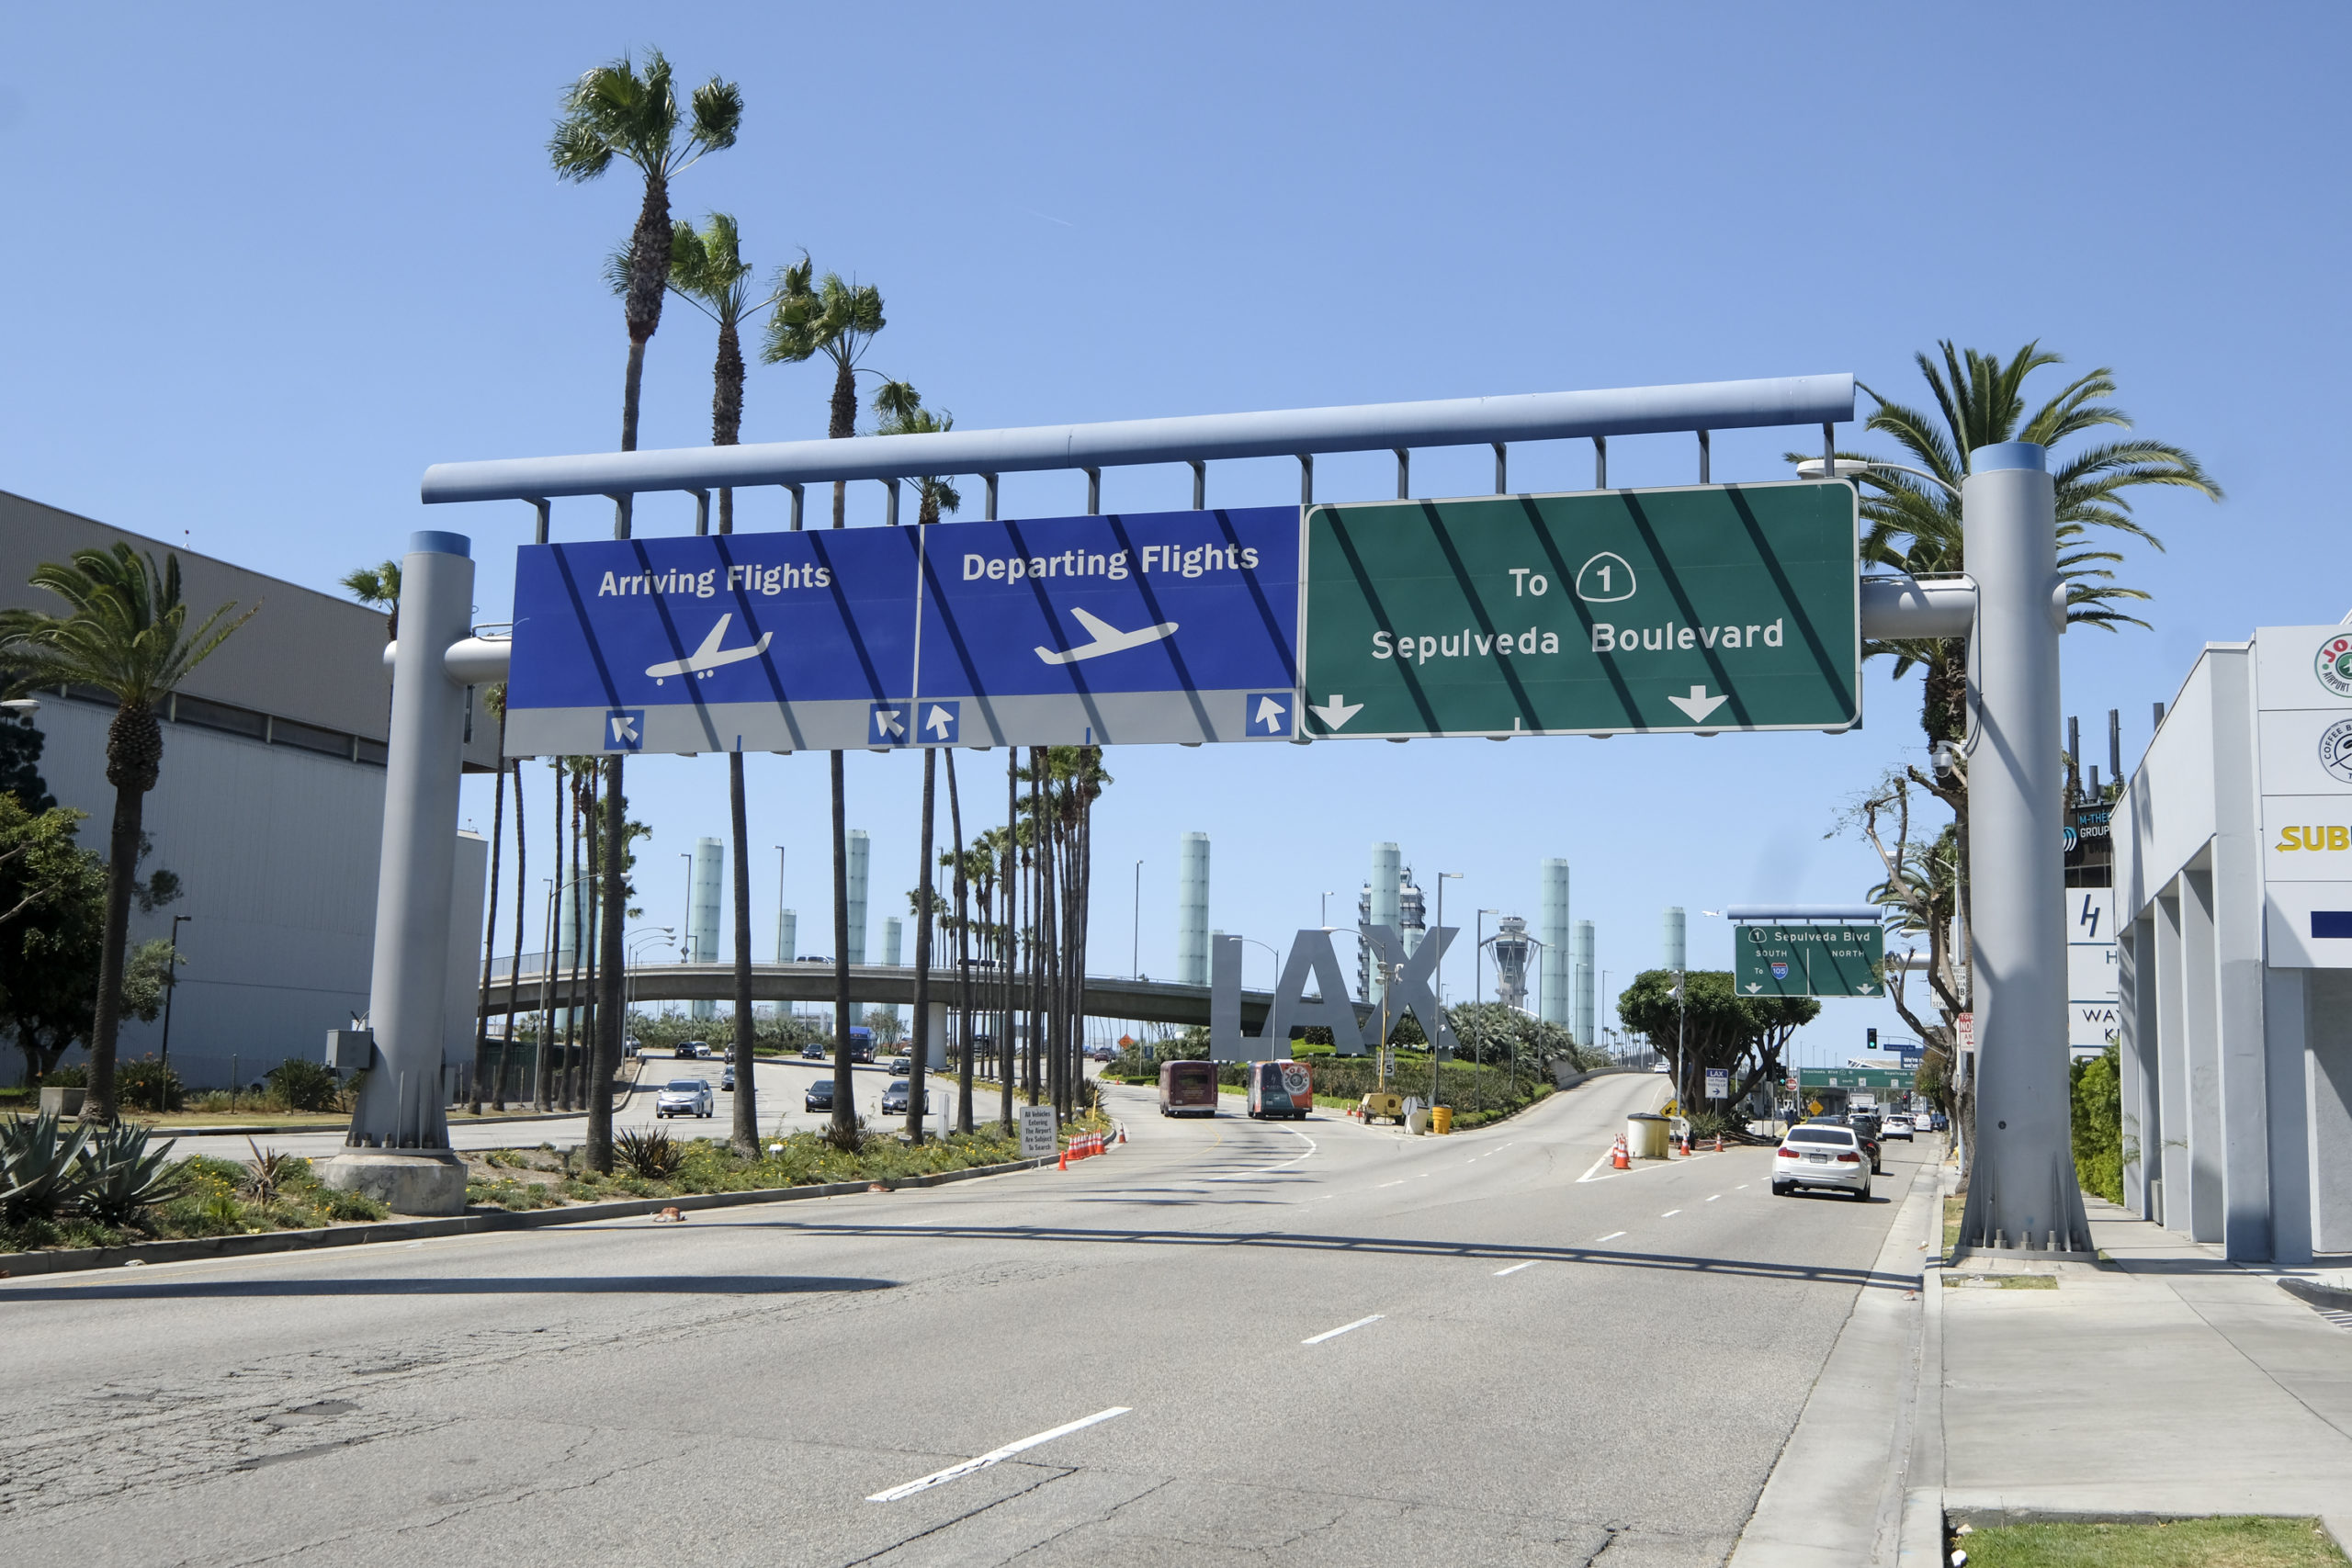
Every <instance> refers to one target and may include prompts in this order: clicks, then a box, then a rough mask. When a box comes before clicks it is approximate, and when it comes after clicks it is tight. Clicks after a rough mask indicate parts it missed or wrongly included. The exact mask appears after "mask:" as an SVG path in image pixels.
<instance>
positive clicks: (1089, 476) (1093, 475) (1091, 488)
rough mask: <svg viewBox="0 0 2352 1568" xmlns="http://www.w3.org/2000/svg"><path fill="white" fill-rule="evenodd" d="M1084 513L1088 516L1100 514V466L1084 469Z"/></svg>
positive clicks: (1101, 473)
mask: <svg viewBox="0 0 2352 1568" xmlns="http://www.w3.org/2000/svg"><path fill="white" fill-rule="evenodd" d="M1086 514H1087V515H1088V516H1089V517H1100V516H1101V515H1103V470H1102V469H1100V468H1089V469H1087V470H1086Z"/></svg>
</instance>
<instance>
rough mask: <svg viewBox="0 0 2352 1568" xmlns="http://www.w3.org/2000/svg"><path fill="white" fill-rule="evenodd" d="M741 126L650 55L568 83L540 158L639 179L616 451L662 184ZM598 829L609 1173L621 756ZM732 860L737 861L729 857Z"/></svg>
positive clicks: (606, 1162)
mask: <svg viewBox="0 0 2352 1568" xmlns="http://www.w3.org/2000/svg"><path fill="white" fill-rule="evenodd" d="M742 122H743V94H742V90H741V88H739V87H737V86H736V85H735V84H733V83H732V82H721V81H720V80H719V79H718V77H716V76H713V77H712V78H711V79H710V80H709V81H708V82H706V83H705V84H703V85H701V86H699V87H697V88H695V93H694V97H693V99H692V100H691V106H690V110H689V113H688V116H687V118H686V121H685V123H684V126H683V127H682V126H681V124H680V117H679V113H678V100H677V96H676V94H675V93H674V92H673V88H672V84H671V73H670V62H668V61H667V60H665V59H663V58H662V52H661V51H659V50H654V51H649V52H648V54H647V55H646V60H645V69H644V71H643V72H642V73H639V71H638V70H637V69H636V67H635V66H634V65H633V64H632V63H631V62H630V61H629V59H628V56H627V55H623V56H622V57H621V58H620V59H618V60H616V61H615V62H613V63H611V64H610V65H600V66H598V67H596V68H595V69H594V70H593V71H591V72H589V73H587V74H585V75H583V76H582V77H581V78H580V80H579V81H577V82H575V83H573V84H572V85H571V89H570V91H568V92H567V93H565V95H564V99H563V118H561V119H560V120H558V121H557V122H556V128H555V134H554V135H553V136H552V137H550V138H549V139H548V159H549V160H550V161H551V162H552V163H553V164H554V166H555V172H556V175H558V177H560V178H562V179H567V180H571V181H574V182H584V181H587V180H593V179H596V178H598V177H599V176H601V175H603V174H604V173H605V170H607V169H609V168H611V167H612V166H613V160H614V159H616V158H619V159H622V160H624V161H625V162H627V163H628V164H632V165H633V166H634V167H635V168H636V169H637V170H638V172H639V174H640V175H643V176H644V179H645V196H644V199H643V201H642V202H641V203H640V204H639V208H638V214H637V227H636V228H635V229H634V230H633V231H631V232H630V235H629V282H628V295H627V302H626V304H625V306H624V315H625V318H626V320H627V321H628V376H627V378H626V380H625V381H624V383H623V388H622V392H621V450H622V451H624V452H634V451H636V450H637V414H638V394H639V388H640V387H641V385H642V384H643V381H644V377H645V345H646V344H647V343H648V342H649V341H650V339H651V338H652V336H653V333H654V332H655V330H656V329H657V328H659V327H660V326H661V324H662V291H663V290H664V289H665V288H667V287H668V284H669V277H670V253H671V245H672V242H673V231H672V229H671V226H670V181H671V180H672V179H673V177H674V176H676V175H679V174H681V173H683V172H684V170H686V169H688V168H690V167H692V166H693V165H694V164H695V163H696V162H698V161H699V160H700V159H701V158H703V157H704V156H705V155H706V154H707V153H711V152H719V151H722V150H724V149H726V148H729V147H732V146H733V145H734V144H735V135H736V131H737V130H739V129H740V128H741V125H742ZM628 531H629V501H628V497H627V496H623V497H622V498H621V499H620V500H619V501H618V502H616V516H615V518H614V525H613V532H614V535H615V536H616V537H619V538H627V537H628ZM621 772H622V770H621V757H620V754H619V753H618V752H616V753H614V754H613V755H612V756H610V757H608V758H606V759H605V788H604V803H605V817H604V823H603V831H604V833H605V839H606V841H607V842H608V843H609V844H610V845H611V846H612V847H613V852H612V853H610V854H607V855H606V856H605V861H604V863H605V886H604V889H603V904H604V928H603V931H602V942H603V951H602V953H600V957H601V958H602V960H603V964H602V970H603V983H604V988H605V993H606V995H605V997H604V998H603V1001H604V1003H605V1006H604V1008H603V1022H604V1027H603V1029H602V1030H601V1031H600V1032H599V1033H598V1036H597V1038H596V1041H595V1043H594V1050H593V1055H594V1071H593V1072H592V1073H591V1075H590V1077H592V1079H593V1080H594V1086H595V1087H594V1093H592V1094H591V1095H590V1096H589V1098H588V1128H587V1136H586V1137H585V1139H584V1140H583V1143H584V1144H585V1146H586V1155H587V1159H588V1163H589V1165H590V1166H591V1167H593V1168H595V1169H597V1170H599V1171H609V1170H611V1169H612V1168H613V1097H612V1096H611V1095H610V1094H609V1093H607V1092H605V1085H606V1084H607V1083H609V1081H610V1080H611V1077H612V1074H613V1073H614V1072H615V1071H616V1069H617V1068H618V1067H619V1066H620V1037H621V1028H622V1022H623V1021H622V1017H621V1012H622V1009H621V982H622V975H621V964H622V954H621V921H622V919H623V906H624V905H625V904H626V903H627V902H628V895H627V893H626V892H625V891H624V889H623V886H622V882H623V874H622V871H621V863H622V861H623V860H624V859H625V858H626V857H625V855H624V853H623V852H622V849H621V837H622V834H623V833H624V832H625V831H626V827H625V823H626V820H627V814H628V797H627V796H626V795H623V794H622V792H621V783H622V780H621ZM738 858H739V860H740V858H741V857H740V856H739V857H738Z"/></svg>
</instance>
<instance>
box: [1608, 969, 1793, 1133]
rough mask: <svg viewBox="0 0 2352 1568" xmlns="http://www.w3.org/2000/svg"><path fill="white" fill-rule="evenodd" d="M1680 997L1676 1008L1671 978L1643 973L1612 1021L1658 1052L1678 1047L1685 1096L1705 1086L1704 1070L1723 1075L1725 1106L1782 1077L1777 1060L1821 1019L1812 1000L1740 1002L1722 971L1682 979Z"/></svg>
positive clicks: (1628, 989)
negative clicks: (1726, 1077) (1801, 1029)
mask: <svg viewBox="0 0 2352 1568" xmlns="http://www.w3.org/2000/svg"><path fill="white" fill-rule="evenodd" d="M1683 993H1684V994H1683V996H1682V998H1681V999H1679V1000H1677V999H1676V998H1675V996H1674V972H1673V971H1672V970H1670V969H1645V970H1643V971H1642V972H1641V973H1640V974H1639V975H1636V976H1634V983H1633V984H1632V985H1630V986H1628V987H1625V989H1624V991H1623V994H1622V995H1620V996H1619V997H1618V998H1617V1016H1618V1018H1619V1019H1620V1020H1622V1021H1623V1023H1624V1025H1625V1027H1626V1028H1627V1029H1629V1030H1631V1031H1633V1032H1635V1033H1637V1034H1644V1035H1646V1036H1648V1037H1649V1039H1650V1041H1651V1043H1653V1044H1655V1045H1656V1046H1657V1049H1658V1050H1660V1051H1661V1052H1665V1053H1668V1055H1671V1054H1672V1053H1673V1052H1674V1051H1675V1050H1676V1047H1677V1043H1678V1042H1679V1045H1680V1050H1681V1055H1682V1062H1681V1069H1682V1077H1683V1080H1684V1087H1683V1089H1682V1090H1681V1092H1683V1093H1685V1094H1688V1093H1689V1092H1690V1090H1689V1087H1688V1086H1690V1085H1694V1084H1699V1083H1702V1082H1704V1081H1705V1080H1704V1077H1703V1075H1704V1074H1705V1073H1706V1071H1707V1069H1709V1068H1711V1067H1721V1068H1723V1069H1724V1070H1726V1071H1728V1072H1729V1073H1730V1074H1731V1077H1732V1089H1731V1100H1730V1101H1729V1102H1727V1103H1736V1102H1738V1101H1739V1100H1744V1099H1746V1098H1747V1095H1748V1094H1749V1093H1750V1092H1751V1091H1752V1090H1753V1089H1755V1088H1756V1086H1757V1085H1758V1084H1761V1083H1778V1082H1779V1081H1780V1080H1781V1078H1783V1077H1786V1076H1787V1069H1786V1067H1785V1066H1782V1064H1781V1053H1782V1051H1784V1050H1785V1049H1786V1048H1787V1046H1788V1043H1789V1037H1790V1036H1791V1035H1792V1034H1794V1033H1795V1032H1797V1029H1798V1026H1799V1025H1802V1024H1806V1023H1811V1022H1812V1021H1814V1020H1815V1019H1816V1018H1818V1017H1820V1016H1821V1004H1820V1003H1819V1002H1817V1001H1815V1000H1814V999H1813V998H1811V997H1743V996H1741V995H1740V994H1739V993H1738V992H1737V991H1736V990H1735V989H1734V988H1733V987H1732V976H1731V973H1730V971H1729V970H1724V969H1692V970H1690V971H1687V972H1686V974H1685V976H1684V984H1683Z"/></svg>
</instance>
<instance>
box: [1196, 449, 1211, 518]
mask: <svg viewBox="0 0 2352 1568" xmlns="http://www.w3.org/2000/svg"><path fill="white" fill-rule="evenodd" d="M1192 468H1193V511H1195V512H1206V511H1207V510H1208V508H1209V466H1208V464H1206V463H1204V462H1203V461H1202V460H1201V459H1200V458H1198V457H1194V458H1193V459H1192Z"/></svg>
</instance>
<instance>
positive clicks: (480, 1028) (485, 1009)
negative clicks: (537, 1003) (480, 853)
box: [466, 704, 514, 1116]
mask: <svg viewBox="0 0 2352 1568" xmlns="http://www.w3.org/2000/svg"><path fill="white" fill-rule="evenodd" d="M498 754H499V756H500V757H501V758H502V759H503V758H504V756H505V755H506V709H505V705H503V704H501V705H500V706H499V710H498ZM492 801H493V804H492V807H491V808H490V898H489V904H490V930H489V931H488V932H486V933H485V934H484V935H483V937H482V942H481V1007H480V1008H478V1009H477V1010H475V1012H474V1077H473V1083H472V1086H471V1092H470V1093H469V1095H468V1097H467V1100H466V1109H467V1110H469V1111H472V1112H473V1113H474V1114H475V1115H477V1116H479V1115H481V1069H482V1063H483V1061H484V1060H485V1059H487V1058H488V1056H489V1055H490V971H491V966H492V964H496V963H497V962H498V874H499V872H500V871H501V870H502V869H503V867H502V866H501V865H500V862H501V861H502V860H503V858H504V854H505V850H506V764H505V762H504V761H500V763H499V765H498V787H497V790H496V792H495V794H494V795H492ZM507 1016H508V1017H509V1018H512V1017H514V1014H513V1013H511V1012H510V1013H508V1014H507ZM493 1098H494V1097H493Z"/></svg>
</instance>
